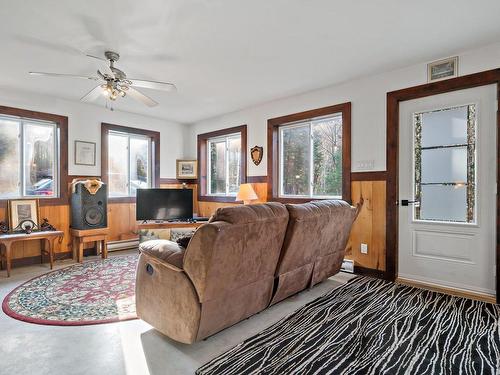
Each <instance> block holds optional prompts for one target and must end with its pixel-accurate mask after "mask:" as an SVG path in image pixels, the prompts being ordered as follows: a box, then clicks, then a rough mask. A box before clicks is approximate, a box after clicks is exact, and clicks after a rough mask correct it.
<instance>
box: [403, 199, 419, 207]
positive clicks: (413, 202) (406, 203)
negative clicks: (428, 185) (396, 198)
mask: <svg viewBox="0 0 500 375" xmlns="http://www.w3.org/2000/svg"><path fill="white" fill-rule="evenodd" d="M415 203H420V201H409V200H408V199H401V206H408V205H410V204H415Z"/></svg>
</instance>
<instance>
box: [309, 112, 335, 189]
mask: <svg viewBox="0 0 500 375" xmlns="http://www.w3.org/2000/svg"><path fill="white" fill-rule="evenodd" d="M312 132H313V166H314V173H313V194H314V195H317V196H342V117H341V116H336V117H332V118H327V119H324V120H321V121H314V122H313V123H312Z"/></svg>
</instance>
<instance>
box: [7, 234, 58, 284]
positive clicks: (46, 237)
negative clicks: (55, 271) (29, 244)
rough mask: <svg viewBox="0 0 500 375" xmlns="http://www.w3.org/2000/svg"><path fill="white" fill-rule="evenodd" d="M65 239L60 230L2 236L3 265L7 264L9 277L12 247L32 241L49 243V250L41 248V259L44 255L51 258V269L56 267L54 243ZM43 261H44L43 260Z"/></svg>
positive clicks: (8, 275)
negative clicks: (18, 243) (15, 244)
mask: <svg viewBox="0 0 500 375" xmlns="http://www.w3.org/2000/svg"><path fill="white" fill-rule="evenodd" d="M63 237H64V232H63V231H60V230H56V231H47V232H32V233H30V234H26V233H13V234H2V235H0V259H1V260H2V267H3V263H4V262H5V263H6V264H7V277H10V269H11V267H12V245H13V244H14V243H16V242H22V241H30V240H41V241H42V243H43V242H46V243H47V248H45V247H43V245H42V248H41V254H40V257H43V255H44V254H46V255H48V256H49V260H50V269H52V268H53V267H54V241H55V240H56V239H58V238H59V239H62V238H63ZM1 245H3V247H4V252H3V253H2V251H1V248H2V246H1ZM42 260H43V259H42Z"/></svg>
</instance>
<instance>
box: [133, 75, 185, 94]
mask: <svg viewBox="0 0 500 375" xmlns="http://www.w3.org/2000/svg"><path fill="white" fill-rule="evenodd" d="M127 80H128V81H130V82H132V86H135V87H144V88H145V89H152V90H162V91H176V90H177V87H175V85H174V84H173V83H168V82H158V81H148V80H143V79H131V78H127Z"/></svg>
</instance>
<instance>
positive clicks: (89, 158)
mask: <svg viewBox="0 0 500 375" xmlns="http://www.w3.org/2000/svg"><path fill="white" fill-rule="evenodd" d="M95 153H96V145H95V143H94V142H85V141H75V164H76V165H92V166H94V165H95Z"/></svg>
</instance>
